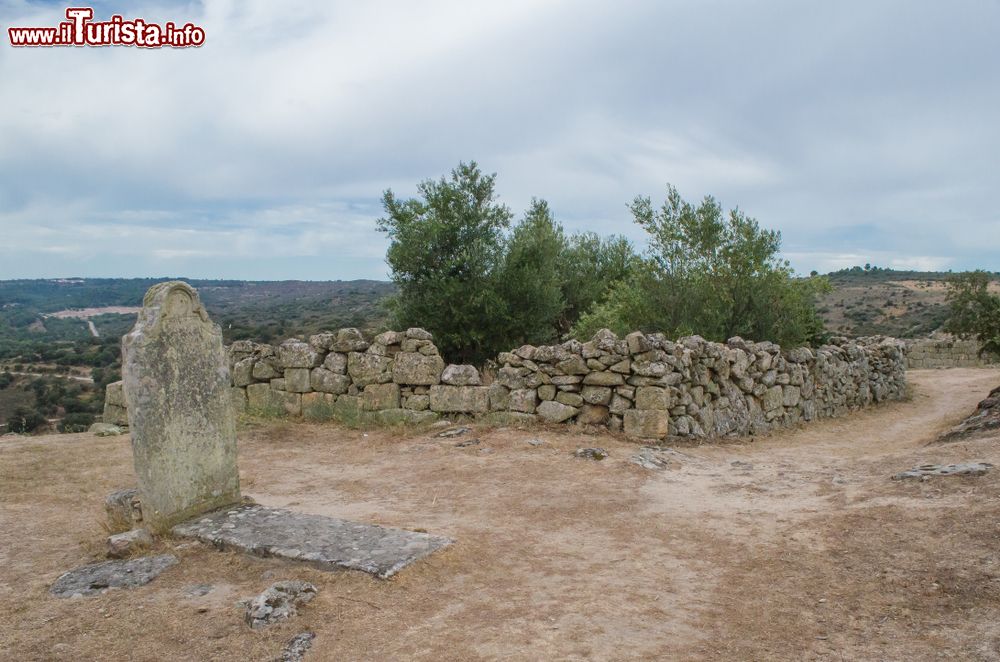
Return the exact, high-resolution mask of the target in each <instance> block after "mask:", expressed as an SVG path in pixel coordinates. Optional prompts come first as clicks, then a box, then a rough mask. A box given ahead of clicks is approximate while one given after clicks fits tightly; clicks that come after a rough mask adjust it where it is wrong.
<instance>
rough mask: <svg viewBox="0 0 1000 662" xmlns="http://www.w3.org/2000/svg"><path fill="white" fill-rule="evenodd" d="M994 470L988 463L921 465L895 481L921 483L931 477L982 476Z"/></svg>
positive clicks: (900, 474) (897, 475)
mask: <svg viewBox="0 0 1000 662" xmlns="http://www.w3.org/2000/svg"><path fill="white" fill-rule="evenodd" d="M992 468H993V465H992V464H989V463H988V462H963V463H960V464H921V465H920V466H919V467H914V468H913V469H909V470H907V471H903V472H901V473H898V474H896V475H895V476H893V477H892V479H893V480H905V479H907V478H913V479H917V480H921V481H926V480H930V477H931V476H982V475H983V474H985V473H986V472H987V471H989V470H990V469H992Z"/></svg>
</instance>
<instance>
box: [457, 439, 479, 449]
mask: <svg viewBox="0 0 1000 662" xmlns="http://www.w3.org/2000/svg"><path fill="white" fill-rule="evenodd" d="M478 444H479V440H478V439H466V440H465V441H460V442H458V443H457V444H455V448H466V447H468V446H476V445H478Z"/></svg>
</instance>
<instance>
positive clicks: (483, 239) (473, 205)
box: [378, 162, 512, 361]
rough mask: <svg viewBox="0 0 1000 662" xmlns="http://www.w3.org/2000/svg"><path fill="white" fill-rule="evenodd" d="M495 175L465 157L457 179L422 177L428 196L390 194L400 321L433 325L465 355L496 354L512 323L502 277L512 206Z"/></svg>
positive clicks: (385, 228)
mask: <svg viewBox="0 0 1000 662" xmlns="http://www.w3.org/2000/svg"><path fill="white" fill-rule="evenodd" d="M495 180H496V175H484V174H483V173H482V172H481V171H480V169H479V166H478V165H477V164H476V163H475V162H471V163H469V164H465V163H460V164H459V166H458V167H457V168H455V169H454V170H453V171H452V173H451V177H450V179H446V178H444V177H442V178H441V179H440V180H438V181H434V180H425V181H423V182H421V183H420V185H419V186H418V187H417V188H418V191H419V193H420V196H421V198H422V199H416V198H414V199H409V200H400V199H398V198H397V197H396V196H395V194H394V193H393V192H392V191H391V190H387V191H385V193H384V195H383V197H382V204H383V207H384V208H385V216H384V217H383V218H380V219H379V220H378V229H379V230H381V231H382V232H385V233H386V234H387V235H388V236H389V239H390V245H389V250H388V253H387V255H386V261H387V262H388V263H389V266H390V267H391V269H392V279H393V281H394V282H395V283H396V286H397V287H398V290H399V294H398V296H397V297H396V298H395V300H394V302H393V314H394V317H395V322H396V324H398V325H400V326H402V327H406V326H425V327H427V328H428V330H430V331H431V332H432V333H434V336H435V340H436V342H437V344H438V347H439V348H440V349H441V350H442V352H444V354H445V355H446V356H448V357H452V358H455V359H457V360H461V361H471V360H482V359H484V358H486V357H487V356H489V355H490V354H492V353H493V352H494V350H495V348H496V346H497V344H498V343H497V340H498V334H500V335H502V333H503V330H504V328H505V327H506V324H505V320H506V316H507V311H506V307H505V305H504V302H503V300H502V299H501V296H500V294H499V292H498V291H497V287H496V279H497V276H498V267H500V266H501V265H502V264H503V262H504V260H503V237H504V231H505V230H506V229H507V228H508V227H509V226H510V221H511V217H512V213H511V211H510V209H508V208H507V206H506V205H503V204H501V203H499V202H497V200H496V196H495V191H494V183H495Z"/></svg>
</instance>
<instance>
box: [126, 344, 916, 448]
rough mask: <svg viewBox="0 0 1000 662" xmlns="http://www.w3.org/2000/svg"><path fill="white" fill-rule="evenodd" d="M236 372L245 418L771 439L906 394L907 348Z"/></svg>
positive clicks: (272, 365) (239, 356)
mask: <svg viewBox="0 0 1000 662" xmlns="http://www.w3.org/2000/svg"><path fill="white" fill-rule="evenodd" d="M229 361H230V373H231V374H232V377H233V389H232V393H233V398H234V402H235V403H236V405H237V407H238V408H239V409H242V410H245V411H246V410H249V411H251V412H270V413H272V414H277V415H287V416H293V417H295V416H306V417H310V418H326V417H340V418H347V419H355V420H356V419H358V418H367V419H371V420H373V421H375V422H379V423H385V424H392V423H420V422H427V421H432V420H435V419H437V418H438V417H441V416H453V415H468V416H473V417H479V418H492V419H495V420H500V421H504V422H510V421H524V422H531V421H543V422H547V423H577V424H581V425H601V426H607V427H609V428H611V429H613V430H624V431H625V433H627V434H628V435H630V436H633V437H639V438H664V437H666V436H681V437H684V436H694V437H708V436H722V435H743V434H757V433H761V432H765V431H767V430H771V429H775V428H781V427H787V426H790V425H794V424H796V423H798V422H799V421H810V420H814V419H817V418H825V417H832V416H839V415H843V414H845V413H847V412H849V411H852V410H855V409H859V408H862V407H865V406H868V405H871V404H874V403H878V402H883V401H886V400H894V399H899V398H901V397H903V395H904V393H905V390H906V372H905V371H906V357H905V353H904V344H903V343H902V342H901V341H898V340H895V339H892V338H883V337H873V338H861V339H857V340H851V341H848V340H846V339H837V340H835V341H834V342H832V343H831V344H829V345H824V346H822V347H819V348H817V349H814V350H813V349H808V348H797V349H792V350H788V351H782V350H781V348H780V347H778V345H775V344H774V343H770V342H759V343H754V342H750V341H745V340H743V339H741V338H732V339H730V340H729V341H728V342H726V343H715V342H708V341H705V340H704V339H702V338H700V337H698V336H690V337H686V338H682V339H680V340H678V341H673V340H669V339H667V338H666V337H665V336H663V335H662V334H642V333H638V332H636V333H632V334H629V335H628V336H626V337H625V338H618V337H617V336H615V335H614V334H613V333H611V332H610V331H607V330H603V331H600V332H598V333H597V334H596V335H595V336H594V338H593V339H592V340H591V341H589V342H585V343H581V342H579V341H575V340H571V341H568V342H565V343H562V344H560V345H552V346H540V347H534V346H530V345H525V346H523V347H519V348H517V349H515V350H513V351H510V352H504V353H502V354H500V355H499V356H498V357H497V361H496V364H495V366H494V367H492V368H491V369H489V370H485V371H482V372H481V371H480V370H478V369H477V368H476V367H474V366H471V365H447V364H446V363H445V361H444V360H443V359H442V358H441V357H440V355H439V354H438V350H437V348H436V347H435V346H434V343H433V339H432V337H431V334H430V333H428V332H427V331H425V330H423V329H409V330H407V331H405V332H395V331H389V332H386V333H382V334H380V335H378V336H376V337H375V338H374V339H373V340H372V341H371V342H369V341H368V340H367V339H366V338H365V337H364V336H363V335H362V334H361V333H360V332H359V331H358V330H357V329H341V330H339V331H337V332H330V333H321V334H317V335H314V336H310V337H309V338H308V339H305V340H303V339H299V338H292V339H289V340H286V341H285V342H283V343H281V344H280V345H278V346H272V345H263V344H258V343H253V342H249V341H239V342H235V343H233V344H232V345H231V346H230V347H229ZM111 388H114V385H112V386H110V387H109V389H111ZM119 400H120V398H116V401H119ZM115 406H117V405H115Z"/></svg>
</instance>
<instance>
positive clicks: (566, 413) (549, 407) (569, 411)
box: [535, 400, 580, 423]
mask: <svg viewBox="0 0 1000 662" xmlns="http://www.w3.org/2000/svg"><path fill="white" fill-rule="evenodd" d="M579 412H580V410H579V409H577V408H576V407H570V406H569V405H564V404H562V403H561V402H556V401H555V400H546V401H545V402H543V403H541V404H540V405H538V407H536V409H535V413H536V415H537V416H538V418H540V419H542V420H543V421H545V422H546V423H562V422H563V421H568V420H569V419H571V418H573V417H574V416H576V415H577V414H578V413H579Z"/></svg>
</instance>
